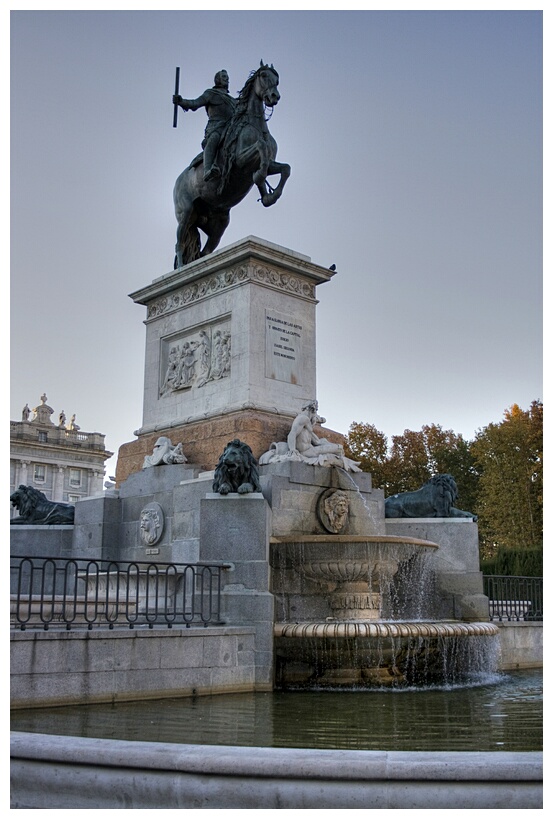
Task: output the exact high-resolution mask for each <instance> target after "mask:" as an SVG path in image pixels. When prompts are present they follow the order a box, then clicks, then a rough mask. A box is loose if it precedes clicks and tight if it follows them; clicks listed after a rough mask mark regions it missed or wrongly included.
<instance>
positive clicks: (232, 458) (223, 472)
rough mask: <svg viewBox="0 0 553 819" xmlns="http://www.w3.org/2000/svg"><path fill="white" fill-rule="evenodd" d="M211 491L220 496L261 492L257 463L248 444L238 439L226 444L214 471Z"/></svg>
mask: <svg viewBox="0 0 553 819" xmlns="http://www.w3.org/2000/svg"><path fill="white" fill-rule="evenodd" d="M213 491H214V492H218V493H219V494H220V495H228V494H229V493H230V492H238V494H240V495H245V494H247V493H248V492H261V485H260V483H259V472H258V469H257V461H256V460H255V458H254V457H253V452H252V451H251V449H250V447H249V446H248V444H245V443H244V442H243V441H240V440H239V439H238V438H235V439H234V440H233V441H229V442H228V444H227V445H226V447H225V449H224V451H223V454H222V455H221V457H220V458H219V463H218V464H217V467H216V469H215V476H214V481H213Z"/></svg>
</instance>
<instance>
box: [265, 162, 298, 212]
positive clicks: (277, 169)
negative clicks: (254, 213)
mask: <svg viewBox="0 0 553 819" xmlns="http://www.w3.org/2000/svg"><path fill="white" fill-rule="evenodd" d="M277 173H279V174H280V179H279V182H278V185H277V186H276V188H271V186H270V185H269V184H268V182H267V181H266V180H265V182H264V185H263V190H261V188H259V191H260V193H261V202H262V203H263V205H264V206H265V207H266V208H268V207H270V206H271V205H274V204H275V202H276V201H277V200H278V199H280V197H281V196H282V191H283V190H284V186H285V184H286V180H287V179H288V177H289V176H290V173H291V168H290V165H287V164H286V162H275V160H274V159H273V160H271V161H270V162H269V164H268V167H267V174H266V175H267V176H272V175H273V174H277ZM258 187H259V186H258Z"/></svg>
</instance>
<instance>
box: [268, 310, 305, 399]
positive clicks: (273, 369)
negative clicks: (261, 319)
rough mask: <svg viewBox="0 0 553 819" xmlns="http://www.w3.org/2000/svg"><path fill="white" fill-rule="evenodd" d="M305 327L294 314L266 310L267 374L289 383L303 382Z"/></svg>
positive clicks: (269, 376)
mask: <svg viewBox="0 0 553 819" xmlns="http://www.w3.org/2000/svg"><path fill="white" fill-rule="evenodd" d="M302 331H303V327H302V325H301V324H300V323H298V321H297V320H294V317H293V316H289V315H286V314H285V313H280V312H279V311H277V310H267V311H266V312H265V375H266V376H267V378H274V379H275V380H276V381H285V382H286V383H287V384H301V377H300V373H301V340H302Z"/></svg>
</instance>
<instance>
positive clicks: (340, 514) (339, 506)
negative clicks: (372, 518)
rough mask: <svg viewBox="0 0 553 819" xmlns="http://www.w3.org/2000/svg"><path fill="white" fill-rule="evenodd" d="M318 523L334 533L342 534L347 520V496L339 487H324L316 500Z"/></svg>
mask: <svg viewBox="0 0 553 819" xmlns="http://www.w3.org/2000/svg"><path fill="white" fill-rule="evenodd" d="M317 517H318V519H319V522H320V524H321V525H322V526H323V527H324V528H325V529H326V531H327V532H331V533H332V534H334V535H340V534H343V533H344V532H345V531H346V529H347V525H348V520H349V497H348V493H347V492H343V491H342V490H341V489H325V491H324V492H321V494H320V495H319V499H318V501H317Z"/></svg>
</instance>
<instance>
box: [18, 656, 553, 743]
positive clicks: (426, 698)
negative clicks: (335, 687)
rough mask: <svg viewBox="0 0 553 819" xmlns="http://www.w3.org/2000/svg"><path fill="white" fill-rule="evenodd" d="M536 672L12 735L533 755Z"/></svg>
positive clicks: (104, 710) (46, 723)
mask: <svg viewBox="0 0 553 819" xmlns="http://www.w3.org/2000/svg"><path fill="white" fill-rule="evenodd" d="M542 685H543V683H542V672H541V670H540V671H525V672H510V673H505V674H495V675H493V676H492V675H488V676H487V677H486V678H485V679H480V680H478V679H476V680H474V681H473V684H472V685H471V686H469V687H465V688H450V689H426V690H422V689H418V690H413V689H411V690H409V689H403V690H386V691H382V690H365V691H339V692H338V691H328V690H326V691H302V692H278V691H275V692H273V693H266V694H263V693H259V694H221V695H218V696H209V697H195V698H182V699H168V700H146V701H142V702H138V703H116V704H114V705H88V706H84V705H80V706H67V707H63V708H49V709H40V710H25V711H15V712H13V713H12V726H11V727H12V730H15V731H31V732H35V733H45V734H63V735H73V736H84V737H104V738H108V739H131V740H140V741H143V742H177V743H193V744H205V745H248V746H268V747H274V748H282V747H287V748H343V749H350V750H362V749H365V750H389V751H392V750H394V751H539V750H541V749H542V690H543V688H542Z"/></svg>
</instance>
